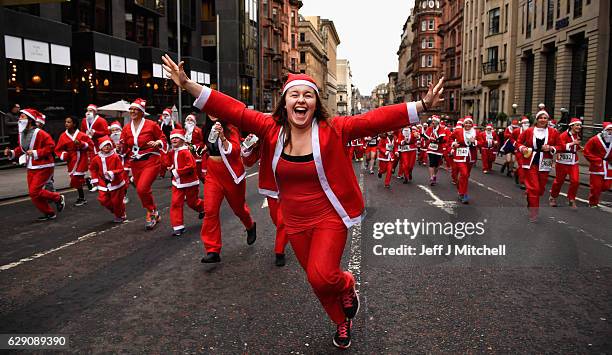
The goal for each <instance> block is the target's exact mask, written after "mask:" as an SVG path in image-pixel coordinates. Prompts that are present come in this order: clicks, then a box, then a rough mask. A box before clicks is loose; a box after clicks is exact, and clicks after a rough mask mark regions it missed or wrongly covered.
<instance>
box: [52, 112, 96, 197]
mask: <svg viewBox="0 0 612 355" xmlns="http://www.w3.org/2000/svg"><path fill="white" fill-rule="evenodd" d="M64 126H65V127H66V130H65V131H64V132H63V133H62V134H61V135H60V137H59V139H58V140H57V145H56V146H55V155H57V156H58V157H59V158H60V159H61V160H62V161H65V162H67V163H68V164H67V165H66V167H67V169H68V175H69V176H70V187H72V188H73V189H76V190H77V192H78V194H79V197H78V198H77V200H76V202H75V203H74V205H75V206H77V207H79V206H83V205H84V204H86V203H87V200H86V199H85V192H84V191H83V186H84V185H85V174H86V173H87V171H88V169H89V156H90V152H92V151H93V148H94V143H93V141H92V140H91V138H89V136H88V135H86V134H85V133H83V132H81V131H79V129H78V128H77V127H79V122H78V119H77V118H76V117H73V116H69V117H66V119H64Z"/></svg>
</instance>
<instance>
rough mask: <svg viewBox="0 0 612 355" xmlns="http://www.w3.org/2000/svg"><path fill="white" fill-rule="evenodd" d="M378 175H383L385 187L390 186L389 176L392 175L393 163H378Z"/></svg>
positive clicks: (381, 161)
mask: <svg viewBox="0 0 612 355" xmlns="http://www.w3.org/2000/svg"><path fill="white" fill-rule="evenodd" d="M378 173H379V174H386V175H385V186H386V185H389V184H391V175H393V161H384V160H379V161H378Z"/></svg>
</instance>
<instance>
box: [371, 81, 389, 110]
mask: <svg viewBox="0 0 612 355" xmlns="http://www.w3.org/2000/svg"><path fill="white" fill-rule="evenodd" d="M370 101H371V108H377V107H382V106H386V105H388V104H389V85H388V83H382V84H378V85H376V87H375V88H374V90H372V95H371V96H370Z"/></svg>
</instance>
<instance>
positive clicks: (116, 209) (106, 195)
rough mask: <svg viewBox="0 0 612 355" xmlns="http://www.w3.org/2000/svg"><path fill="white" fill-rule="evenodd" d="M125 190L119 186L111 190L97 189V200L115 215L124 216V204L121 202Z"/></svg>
mask: <svg viewBox="0 0 612 355" xmlns="http://www.w3.org/2000/svg"><path fill="white" fill-rule="evenodd" d="M125 191H126V189H125V188H124V187H120V188H118V189H117V190H113V191H101V190H98V201H99V202H100V204H101V205H102V206H104V207H105V208H106V209H107V210H109V211H110V212H111V213H112V214H113V215H115V217H117V218H121V217H123V216H125V204H124V203H123V197H124V196H125Z"/></svg>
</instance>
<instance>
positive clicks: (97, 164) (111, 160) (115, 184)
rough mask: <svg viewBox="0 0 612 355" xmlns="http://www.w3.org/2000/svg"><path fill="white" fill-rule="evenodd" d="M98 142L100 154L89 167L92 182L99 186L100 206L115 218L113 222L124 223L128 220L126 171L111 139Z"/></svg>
mask: <svg viewBox="0 0 612 355" xmlns="http://www.w3.org/2000/svg"><path fill="white" fill-rule="evenodd" d="M98 141H99V143H98V149H99V151H98V154H96V156H94V157H93V159H92V160H91V164H90V167H89V171H90V173H91V181H92V183H94V184H96V185H97V186H98V201H99V202H100V204H101V205H102V206H104V207H105V208H106V209H108V210H109V211H110V212H111V213H112V214H113V215H114V216H115V218H114V219H113V222H114V223H123V222H125V220H126V219H127V217H126V215H125V203H123V197H124V196H125V187H124V186H125V179H124V178H123V175H124V174H125V170H123V164H122V163H121V158H120V157H119V155H118V154H117V153H116V151H115V149H114V147H113V142H112V140H111V139H110V137H108V136H104V137H101V138H100V139H99V140H98Z"/></svg>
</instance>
